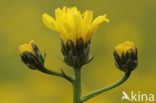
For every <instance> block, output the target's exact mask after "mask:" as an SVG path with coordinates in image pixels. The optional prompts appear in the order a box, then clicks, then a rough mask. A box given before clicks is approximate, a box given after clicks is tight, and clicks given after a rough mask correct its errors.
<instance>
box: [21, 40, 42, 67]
mask: <svg viewBox="0 0 156 103" xmlns="http://www.w3.org/2000/svg"><path fill="white" fill-rule="evenodd" d="M19 52H20V56H21V60H22V61H23V63H24V64H26V65H27V66H28V67H29V68H31V69H34V70H36V69H38V70H42V69H43V68H44V61H45V55H44V56H43V55H42V54H41V52H40V51H39V49H38V47H37V45H36V44H35V42H34V41H33V40H31V41H30V42H29V43H26V44H23V45H21V46H19Z"/></svg>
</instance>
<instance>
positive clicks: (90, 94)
mask: <svg viewBox="0 0 156 103" xmlns="http://www.w3.org/2000/svg"><path fill="white" fill-rule="evenodd" d="M130 74H131V73H130V72H127V73H125V75H124V76H123V77H122V78H121V79H120V80H119V81H117V82H115V83H114V84H112V85H109V86H107V87H104V88H101V89H98V90H96V91H93V92H91V93H88V94H87V95H85V96H83V97H82V98H81V101H83V102H84V101H87V100H89V99H91V98H93V97H95V96H97V95H99V94H101V93H103V92H105V91H107V90H110V89H113V88H115V87H117V86H119V85H121V84H122V83H124V82H125V81H126V80H127V79H128V78H129V76H130Z"/></svg>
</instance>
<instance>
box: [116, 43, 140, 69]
mask: <svg viewBox="0 0 156 103" xmlns="http://www.w3.org/2000/svg"><path fill="white" fill-rule="evenodd" d="M114 58H115V65H116V67H117V68H118V69H120V70H122V71H124V72H131V71H132V70H134V69H135V68H136V67H137V65H138V55H137V48H136V47H135V45H134V43H133V42H131V41H126V42H124V43H122V44H119V45H118V46H117V47H115V50H114Z"/></svg>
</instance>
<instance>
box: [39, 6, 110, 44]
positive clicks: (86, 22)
mask: <svg viewBox="0 0 156 103" xmlns="http://www.w3.org/2000/svg"><path fill="white" fill-rule="evenodd" d="M42 20H43V22H44V24H45V25H46V26H47V27H48V28H49V29H52V30H54V31H56V32H58V33H59V35H60V37H61V39H62V40H63V42H64V43H66V41H67V40H72V41H73V42H75V41H76V39H78V38H82V39H83V40H84V41H85V42H86V41H88V40H90V39H91V37H92V35H93V33H94V32H95V31H96V29H97V28H98V26H99V24H101V23H102V22H104V21H105V22H109V19H107V18H106V14H104V15H102V16H98V17H97V18H95V20H93V12H92V11H90V10H86V11H85V12H84V13H81V12H80V11H79V10H77V8H76V7H71V8H67V7H63V8H62V9H60V8H57V9H56V10H55V19H54V18H53V17H51V16H49V15H48V14H46V13H44V14H43V15H42Z"/></svg>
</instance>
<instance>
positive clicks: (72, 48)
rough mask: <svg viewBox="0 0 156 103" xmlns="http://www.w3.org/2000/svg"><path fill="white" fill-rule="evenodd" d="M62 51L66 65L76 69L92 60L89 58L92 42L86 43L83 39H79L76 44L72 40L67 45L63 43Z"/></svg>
mask: <svg viewBox="0 0 156 103" xmlns="http://www.w3.org/2000/svg"><path fill="white" fill-rule="evenodd" d="M61 51H62V54H63V56H64V61H65V63H66V64H68V65H70V66H72V67H74V68H80V67H81V66H83V65H84V64H87V63H88V62H89V61H91V59H92V58H90V56H89V55H90V41H88V42H86V43H84V41H83V39H82V38H80V39H77V40H76V42H75V43H74V42H73V41H71V40H68V41H67V42H66V44H64V42H62V49H61Z"/></svg>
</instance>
